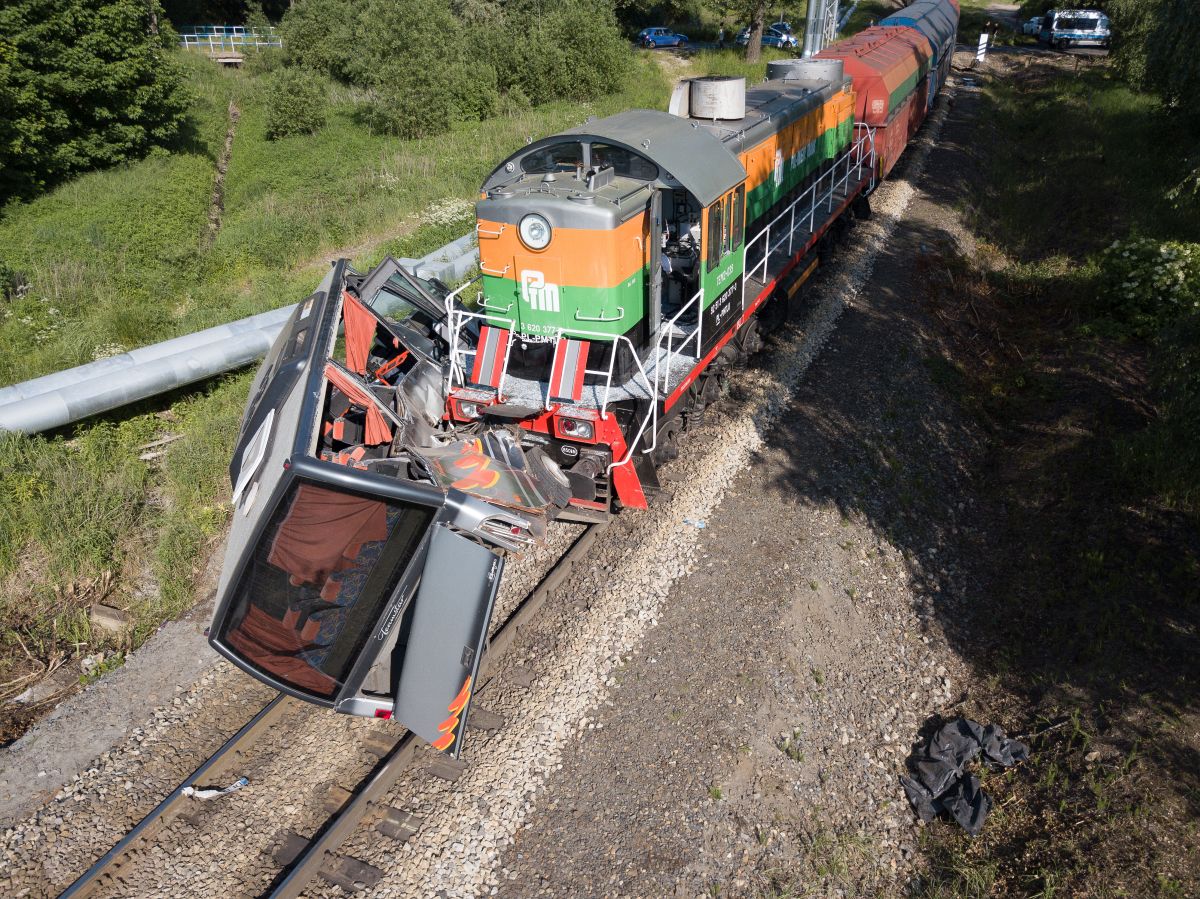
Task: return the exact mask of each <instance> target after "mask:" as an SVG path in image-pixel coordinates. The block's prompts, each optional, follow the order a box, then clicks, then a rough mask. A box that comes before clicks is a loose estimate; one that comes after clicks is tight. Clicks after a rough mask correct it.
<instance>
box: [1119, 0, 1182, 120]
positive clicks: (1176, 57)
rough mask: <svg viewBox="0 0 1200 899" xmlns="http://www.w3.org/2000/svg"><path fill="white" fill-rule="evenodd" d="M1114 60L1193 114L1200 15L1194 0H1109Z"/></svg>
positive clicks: (1138, 82)
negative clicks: (1115, 52) (1115, 58)
mask: <svg viewBox="0 0 1200 899" xmlns="http://www.w3.org/2000/svg"><path fill="white" fill-rule="evenodd" d="M1107 6H1108V12H1109V15H1110V17H1111V18H1112V24H1113V42H1114V44H1115V45H1116V49H1117V62H1118V64H1119V65H1120V66H1121V69H1122V70H1123V71H1124V72H1125V74H1126V76H1127V77H1128V78H1129V80H1130V81H1132V82H1133V83H1134V84H1135V85H1136V86H1138V87H1141V88H1145V89H1148V90H1153V91H1156V92H1157V93H1159V94H1160V95H1162V97H1163V99H1164V100H1166V101H1167V102H1168V103H1170V104H1174V105H1177V106H1178V107H1179V109H1180V111H1181V112H1182V113H1183V114H1189V113H1190V114H1192V115H1195V98H1196V95H1197V92H1200V55H1198V54H1197V53H1196V47H1197V45H1198V44H1200V15H1197V14H1196V9H1195V0H1109V3H1108V4H1107Z"/></svg>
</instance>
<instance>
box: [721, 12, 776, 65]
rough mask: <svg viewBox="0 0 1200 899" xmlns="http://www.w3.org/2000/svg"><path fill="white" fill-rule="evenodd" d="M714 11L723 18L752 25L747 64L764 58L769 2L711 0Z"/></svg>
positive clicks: (747, 47)
mask: <svg viewBox="0 0 1200 899" xmlns="http://www.w3.org/2000/svg"><path fill="white" fill-rule="evenodd" d="M710 5H711V7H712V9H713V10H714V11H715V12H717V13H718V14H719V15H720V16H721V17H722V18H729V17H732V18H733V19H734V21H736V22H749V23H750V42H749V43H748V44H746V62H758V60H759V59H760V58H761V57H762V36H763V28H764V27H765V26H766V21H767V0H710Z"/></svg>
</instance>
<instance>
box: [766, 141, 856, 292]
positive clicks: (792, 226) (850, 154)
mask: <svg viewBox="0 0 1200 899" xmlns="http://www.w3.org/2000/svg"><path fill="white" fill-rule="evenodd" d="M854 127H855V130H856V131H858V130H860V129H861V130H862V132H864V133H863V134H862V136H860V137H858V138H857V139H856V140H855V141H854V143H852V144H851V145H850V148H849V149H848V150H846V152H845V153H843V154H842V155H841V156H839V157H838V158H837V159H835V160H834V163H833V165H832V166H830V168H829V171H827V172H825V173H824V174H823V175H821V176H820V177H819V178H818V179H817V180H816V182H815V183H813V185H812V186H811V187H809V188H808V190H806V191H805V192H804V193H802V194H801V195H800V196H799V197H797V198H796V199H795V200H793V201H792V202H791V203H790V204H789V205H788V206H787V208H786V209H784V210H783V211H782V212H780V213H779V215H777V216H775V218H773V219H771V221H770V222H768V223H767V226H766V227H765V228H763V229H762V230H761V231H759V232H758V234H756V235H754V237H752V238H751V239H750V240H748V241H746V246H745V249H744V250H743V251H742V252H743V257H742V265H743V267H745V265H746V260H747V259H749V258H750V248H751V247H752V246H753V245H754V244H756V243H758V242H759V241H760V240H762V241H764V242H765V244H766V252H764V253H763V258H762V262H761V263H755V265H754V268H753V269H749V270H747V271H746V275H747V277H749V276H751V275H752V274H753V273H754V271H756V270H758V269H759V268H761V269H762V277H759V278H756V279H755V280H757V281H760V282H762V283H766V280H767V263H768V262H769V261H770V259H771V254H772V253H774V252H775V251H776V250H778V249H779V248H780V247H781V246H783V244H784V242H785V241H786V242H787V255H788V256H791V255H792V240H793V238H794V237H795V234H796V210H797V209H798V208H800V206H802V205H803V204H804V203H806V202H807V203H808V204H809V205H808V209H807V211H806V212H805V213H802V214H801V216H800V224H804V219H805V217H807V218H808V230H809V231H810V232H811V231H812V230H813V227H814V225H815V224H816V216H817V208H818V207H819V206H821V205H822V204H824V205H825V211H826V212H832V211H833V195H834V193H835V192H836V191H837V189H838V188H839V187H840V186H842V185H844V184H847V183H848V182H849V180H850V171H851V168H855V169H858V168H862V167H863V163H864V162H867V163H868V164H869V166H870V172H871V184H870V187H872V188H873V187H874V186H875V129H874V128H872V127H871V126H870V125H866V124H864V123H856V124H855V126H854ZM865 145H869V147H870V149H869V150H867V151H866V152H865V153H864V152H863V150H864V146H865ZM852 159H853V160H854V165H853V166H851V164H850V162H851V160H852ZM843 164H844V165H845V171H844V172H843V174H842V176H841V177H840V178H839V177H837V171H838V167H839V166H841V165H843ZM826 178H828V179H829V189H828V190H826V191H825V192H824V193H823V194H818V190H819V188H820V187H821V185H822V183H823V182H824V181H825V179H826ZM869 189H870V188H868V190H869ZM786 216H790V217H791V221H790V222H789V225H788V229H787V233H786V234H785V235H784V236H783V237H780V238H779V240H778V241H777V242H776V243H775V244H774V245H772V244H771V229H772V228H773V227H774V226H775V225H776V224H777V223H778V222H780V221H781V220H782V219H783V218H784V217H786Z"/></svg>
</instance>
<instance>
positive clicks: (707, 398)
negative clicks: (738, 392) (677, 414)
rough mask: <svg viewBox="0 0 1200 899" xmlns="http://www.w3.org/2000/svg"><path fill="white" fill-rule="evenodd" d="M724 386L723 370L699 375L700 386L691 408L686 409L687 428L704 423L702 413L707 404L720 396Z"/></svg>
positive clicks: (714, 401)
mask: <svg viewBox="0 0 1200 899" xmlns="http://www.w3.org/2000/svg"><path fill="white" fill-rule="evenodd" d="M724 386H725V373H724V372H723V371H715V372H711V373H709V374H704V375H701V376H700V388H699V390H697V391H696V401H695V403H693V404H692V408H691V409H689V410H688V416H687V427H688V430H691V429H692V428H693V427H697V426H699V425H702V424H704V413H705V412H706V411H707V410H708V407H709V406H711V405H713V404H714V403H716V402H717V400H719V399H720V398H721V394H722V393H724V392H725V391H724Z"/></svg>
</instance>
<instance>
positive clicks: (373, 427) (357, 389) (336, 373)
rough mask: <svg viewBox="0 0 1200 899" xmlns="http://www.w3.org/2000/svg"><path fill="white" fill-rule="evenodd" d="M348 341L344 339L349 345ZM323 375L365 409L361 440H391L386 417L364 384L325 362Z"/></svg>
mask: <svg viewBox="0 0 1200 899" xmlns="http://www.w3.org/2000/svg"><path fill="white" fill-rule="evenodd" d="M349 345H350V341H349V340H347V341H346V346H347V347H349ZM325 377H326V378H328V379H329V382H330V383H331V384H333V385H334V386H335V387H337V389H338V390H340V391H341V392H342V393H344V394H346V396H348V397H349V398H350V401H351V402H352V403H355V404H356V405H359V406H362V407H363V408H364V409H366V410H367V423H366V436H365V438H364V440H363V442H364V443H366V444H367V445H368V446H378V445H379V444H381V443H391V442H392V429H391V428H389V427H388V424H387V419H385V418H384V417H383V413H382V412H380V411H379V406H378V405H377V403H376V400H375V397H374V396H373V395H371V394H370V392H369V391H368V389H367V387H366V385H364V384H362V383H360V382H359V381H357V380H356V379H354V378H352V377H350V376H349V375H347V374H346V373H345V372H344V371H342V370H340V369H339V368H338V367H337V366H335V365H332V364H329V363H326V365H325Z"/></svg>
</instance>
